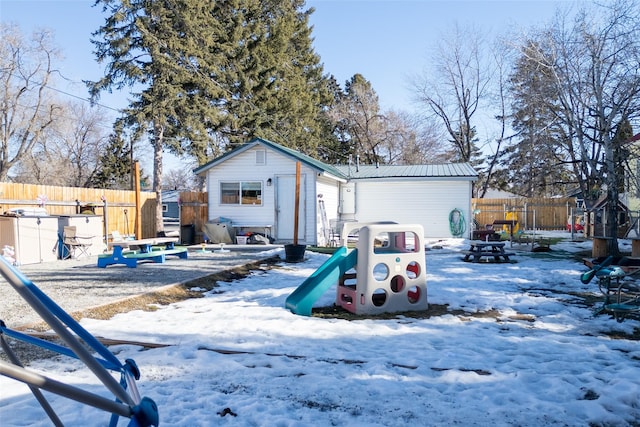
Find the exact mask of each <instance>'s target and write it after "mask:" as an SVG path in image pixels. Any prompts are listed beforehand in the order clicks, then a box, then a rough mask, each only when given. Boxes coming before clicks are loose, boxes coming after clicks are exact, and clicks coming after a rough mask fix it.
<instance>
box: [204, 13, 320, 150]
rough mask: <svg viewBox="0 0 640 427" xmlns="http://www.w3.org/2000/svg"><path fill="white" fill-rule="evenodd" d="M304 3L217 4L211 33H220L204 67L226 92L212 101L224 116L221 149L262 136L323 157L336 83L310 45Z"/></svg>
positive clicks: (217, 126) (219, 126) (215, 128)
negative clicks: (320, 152)
mask: <svg viewBox="0 0 640 427" xmlns="http://www.w3.org/2000/svg"><path fill="white" fill-rule="evenodd" d="M303 6H304V1H302V0H288V1H281V0H268V1H261V0H235V1H221V2H215V4H214V5H213V8H212V10H211V14H210V20H211V21H212V24H211V25H209V26H207V28H216V29H217V28H220V29H222V32H221V33H216V36H215V37H212V38H208V39H207V40H206V41H205V42H206V43H207V48H206V49H204V50H203V55H205V57H203V61H202V64H203V65H204V66H203V67H201V68H200V70H201V75H202V76H204V77H205V78H206V79H207V80H209V81H211V82H215V85H216V86H217V87H219V88H221V89H222V98H221V99H212V102H213V103H214V104H215V106H216V108H217V109H218V111H219V117H220V118H221V119H220V121H218V122H217V123H211V128H210V131H211V132H213V133H216V134H217V135H219V138H217V143H218V144H223V145H224V144H227V145H228V146H230V147H231V148H232V147H233V146H234V145H235V144H238V143H244V142H246V141H247V140H249V139H251V138H253V137H256V136H258V137H262V138H266V139H270V140H274V141H277V142H279V143H281V144H283V145H285V146H289V147H292V148H296V149H299V150H300V151H302V152H305V153H307V154H312V155H313V154H316V153H317V150H318V146H319V144H320V143H321V141H322V140H323V138H324V137H326V135H327V134H328V131H327V129H328V123H327V121H326V119H324V118H323V109H324V107H325V105H326V104H327V103H330V102H331V92H330V90H329V89H330V86H329V85H330V80H329V79H328V78H327V77H325V76H323V74H322V66H321V64H320V58H319V57H318V55H317V54H316V53H315V52H314V50H313V48H312V39H311V28H310V27H309V23H308V18H309V15H310V14H311V13H312V12H313V9H310V10H307V11H302V7H303ZM209 58H220V59H221V60H220V61H219V62H218V61H217V60H209ZM214 151H215V149H214Z"/></svg>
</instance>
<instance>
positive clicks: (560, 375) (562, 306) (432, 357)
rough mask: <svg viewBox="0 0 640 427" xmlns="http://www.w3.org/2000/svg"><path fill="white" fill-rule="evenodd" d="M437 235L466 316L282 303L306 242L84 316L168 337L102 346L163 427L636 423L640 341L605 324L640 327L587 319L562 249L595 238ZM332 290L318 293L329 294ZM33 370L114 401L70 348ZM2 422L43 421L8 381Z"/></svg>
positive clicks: (432, 281)
mask: <svg viewBox="0 0 640 427" xmlns="http://www.w3.org/2000/svg"><path fill="white" fill-rule="evenodd" d="M562 236H563V237H568V234H566V233H562ZM438 245H440V246H442V249H432V250H429V251H428V252H427V255H426V263H427V286H428V298H429V302H430V303H432V304H448V305H449V310H450V311H452V310H462V311H463V312H464V314H455V315H454V314H446V315H441V316H432V317H429V318H412V317H407V316H404V315H401V314H400V315H398V316H396V317H395V318H391V319H362V320H343V319H334V318H328V319H327V318H319V317H303V316H298V315H295V314H292V313H291V312H289V311H288V310H286V309H285V308H284V303H285V299H286V298H287V296H288V295H289V294H290V293H291V292H293V291H294V290H295V289H296V287H297V286H298V285H299V284H300V283H302V281H303V280H304V279H305V278H306V277H308V276H309V275H310V274H312V273H313V272H314V271H315V270H316V269H317V268H318V267H319V266H320V265H321V264H322V263H323V262H324V261H326V260H327V259H328V258H329V256H328V255H323V254H316V253H311V252H307V254H306V258H307V260H306V261H305V262H304V263H300V264H286V263H284V262H283V263H282V265H281V266H280V267H279V268H275V269H272V270H268V271H266V270H265V271H257V272H255V273H254V274H252V275H251V276H249V277H247V278H244V279H242V280H238V281H235V282H231V283H221V284H220V285H221V286H220V287H219V288H216V289H215V290H214V291H212V292H210V293H208V294H207V295H206V297H205V298H200V299H194V300H187V301H183V302H180V303H175V304H171V305H168V306H159V307H158V309H157V311H155V312H142V311H134V312H130V313H126V314H121V315H118V316H116V317H114V318H113V319H111V320H108V321H101V320H92V319H84V320H83V321H82V325H83V326H84V327H85V328H87V329H88V330H89V331H91V332H92V333H93V334H95V335H97V336H102V337H108V338H114V339H124V340H138V341H142V342H153V343H163V344H170V345H169V346H167V347H162V348H154V349H147V350H144V349H142V348H141V347H139V346H132V345H118V346H113V347H110V348H111V350H112V351H113V352H115V353H116V354H117V357H118V358H119V359H120V360H124V359H126V358H132V359H134V360H135V361H136V362H137V364H138V366H139V367H140V370H141V372H142V377H141V379H140V381H139V382H138V387H139V389H140V393H141V394H142V395H143V396H147V397H149V398H151V399H153V400H154V401H155V402H156V403H157V405H158V407H159V412H160V425H164V426H210V425H223V426H283V427H285V426H286V427H294V426H300V427H302V426H305V427H306V426H403V425H407V426H425V425H465V426H507V425H508V426H512V425H518V426H559V425H563V426H565V425H566V426H577V425H582V426H586V425H591V426H605V425H607V426H624V425H636V426H637V425H638V424H637V420H638V419H640V346H639V345H638V342H637V341H634V340H627V339H613V338H610V337H609V335H607V334H608V333H610V332H612V331H617V332H620V333H629V334H630V333H633V332H634V329H636V328H638V327H640V325H639V322H638V321H635V320H626V321H624V322H622V323H617V322H616V321H615V320H612V319H610V318H609V317H608V316H606V315H601V316H597V317H595V316H594V315H593V307H589V306H588V305H586V304H585V303H584V301H583V299H581V298H580V297H578V296H576V294H579V293H587V294H594V295H598V294H599V291H598V287H597V285H596V284H595V280H594V281H593V282H592V283H590V284H588V285H585V284H583V283H581V281H580V274H581V273H583V272H584V271H586V267H585V266H584V265H582V263H581V262H579V261H576V260H575V259H574V258H572V257H571V253H572V252H576V251H581V250H584V249H588V248H590V242H588V241H587V242H585V243H574V242H569V241H565V242H562V243H560V244H557V245H553V246H552V251H551V252H549V253H531V252H519V253H518V255H517V256H516V257H515V260H516V261H517V262H515V263H511V264H472V263H465V262H463V261H461V255H460V253H459V251H460V250H464V249H466V248H467V243H466V241H464V240H460V239H451V240H446V241H442V242H439V243H438ZM623 249H625V248H623ZM276 253H281V249H277V250H276ZM282 257H283V258H284V253H282ZM36 285H37V283H36ZM334 292H335V291H331V290H330V291H328V292H327V293H325V294H324V295H323V297H322V299H321V301H319V302H318V303H317V304H316V305H318V306H329V305H331V304H332V302H333V298H334ZM456 313H458V311H456ZM477 313H486V314H477ZM473 314H476V315H473ZM218 350H232V351H237V352H238V353H237V354H223V353H221V352H219V351H218ZM31 368H33V369H37V370H38V371H44V372H46V373H47V374H48V375H51V376H52V377H54V378H56V379H58V380H60V381H64V382H67V383H70V384H74V385H78V386H81V387H83V388H85V389H87V390H90V391H92V392H97V393H101V394H104V395H105V396H109V397H111V395H110V394H109V393H108V392H106V391H105V390H104V387H103V386H102V385H101V384H100V383H99V382H98V381H97V380H96V379H95V377H94V376H93V375H92V374H91V373H90V372H89V371H88V370H87V369H86V368H84V366H83V365H82V364H81V363H80V362H77V361H75V360H70V359H68V358H56V359H50V360H43V361H38V362H37V363H35V364H34V365H32V366H31ZM47 396H49V397H50V400H51V401H52V402H53V407H54V408H55V409H56V411H57V412H58V414H59V416H60V417H61V418H62V420H63V421H64V422H65V423H66V424H67V425H70V426H106V425H108V422H109V415H108V414H106V413H103V412H100V411H97V410H95V409H92V408H89V407H87V406H82V405H79V404H76V403H74V402H70V401H68V400H66V399H62V398H59V397H57V396H54V395H49V394H47ZM225 408H228V410H226V411H225ZM0 421H1V423H0V424H2V426H3V427H9V426H49V425H50V421H48V419H47V418H46V417H45V415H44V412H43V411H42V409H41V408H40V406H39V405H38V403H37V402H36V400H35V399H34V398H33V396H32V395H31V394H30V392H29V390H28V389H27V387H26V386H24V385H22V384H20V383H17V382H15V381H12V380H9V379H8V378H5V377H0ZM127 423H128V420H126V419H124V420H121V423H120V424H119V425H126V424H127Z"/></svg>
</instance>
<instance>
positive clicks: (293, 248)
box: [284, 244, 307, 262]
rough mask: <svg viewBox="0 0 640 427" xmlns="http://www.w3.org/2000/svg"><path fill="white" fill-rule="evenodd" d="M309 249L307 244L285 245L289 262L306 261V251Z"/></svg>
mask: <svg viewBox="0 0 640 427" xmlns="http://www.w3.org/2000/svg"><path fill="white" fill-rule="evenodd" d="M306 249H307V245H294V244H289V245H284V253H285V256H286V259H285V261H287V262H302V261H304V251H305V250H306Z"/></svg>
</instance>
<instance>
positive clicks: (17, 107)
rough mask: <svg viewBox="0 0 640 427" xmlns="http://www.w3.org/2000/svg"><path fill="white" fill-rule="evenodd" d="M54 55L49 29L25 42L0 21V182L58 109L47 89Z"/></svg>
mask: <svg viewBox="0 0 640 427" xmlns="http://www.w3.org/2000/svg"><path fill="white" fill-rule="evenodd" d="M57 55H58V51H57V49H56V48H54V47H53V45H52V36H51V34H50V33H49V32H47V31H40V32H36V33H34V34H33V36H32V38H31V39H30V40H29V41H27V40H25V39H24V38H23V36H22V34H21V33H20V31H19V30H18V29H17V27H15V26H12V25H7V24H5V23H1V22H0V85H1V88H0V181H6V180H7V179H8V177H9V174H10V172H11V169H12V168H13V167H14V166H15V165H16V164H17V163H18V162H20V161H21V160H22V159H24V158H25V157H26V156H28V155H31V153H32V150H33V148H34V147H35V146H36V144H38V143H40V142H42V137H43V135H44V134H45V131H46V130H47V129H48V128H49V127H50V126H51V125H52V124H53V123H54V121H55V120H56V118H57V117H58V115H59V113H60V112H61V110H60V106H59V105H58V104H56V103H55V102H54V100H53V98H52V97H51V93H50V92H49V91H48V90H47V85H49V84H50V83H51V80H52V77H53V74H54V73H55V69H54V68H53V66H54V65H53V64H54V60H55V59H56V57H57Z"/></svg>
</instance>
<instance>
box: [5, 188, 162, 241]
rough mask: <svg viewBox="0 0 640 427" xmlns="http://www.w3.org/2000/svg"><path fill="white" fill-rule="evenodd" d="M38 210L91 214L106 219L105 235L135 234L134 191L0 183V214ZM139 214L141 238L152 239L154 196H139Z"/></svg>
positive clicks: (63, 213) (54, 213)
mask: <svg viewBox="0 0 640 427" xmlns="http://www.w3.org/2000/svg"><path fill="white" fill-rule="evenodd" d="M39 206H42V207H44V208H45V209H46V210H47V213H48V214H49V215H73V214H78V213H86V212H89V211H92V212H94V213H95V214H96V215H102V216H103V217H104V218H105V219H106V221H105V222H106V227H105V228H106V230H105V232H106V233H107V234H108V233H111V232H112V231H119V232H120V233H121V234H134V233H135V225H136V192H135V191H125V190H100V189H95V188H76V187H55V186H49V185H32V184H14V183H7V182H0V213H4V212H7V211H9V209H11V208H18V207H28V208H34V207H39ZM140 210H141V215H140V216H141V218H140V219H141V229H142V236H141V237H143V238H147V237H155V236H156V229H155V210H156V194H155V193H154V192H150V191H143V192H141V193H140Z"/></svg>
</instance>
